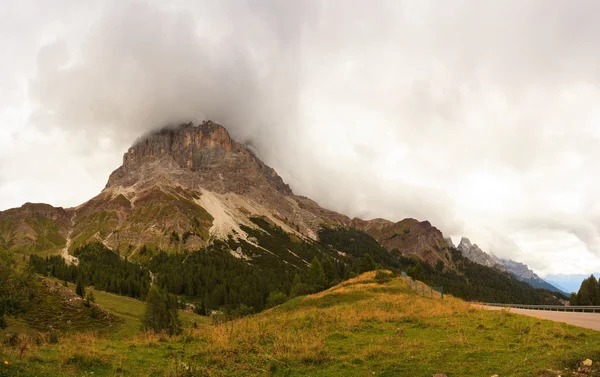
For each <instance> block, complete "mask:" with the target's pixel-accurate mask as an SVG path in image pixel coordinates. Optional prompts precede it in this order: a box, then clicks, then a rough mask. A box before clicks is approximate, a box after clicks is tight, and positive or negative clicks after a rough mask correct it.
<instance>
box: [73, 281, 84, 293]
mask: <svg viewBox="0 0 600 377" xmlns="http://www.w3.org/2000/svg"><path fill="white" fill-rule="evenodd" d="M75 293H76V294H77V296H79V297H81V298H83V296H85V287H84V286H83V283H82V282H81V279H79V280H77V286H76V287H75Z"/></svg>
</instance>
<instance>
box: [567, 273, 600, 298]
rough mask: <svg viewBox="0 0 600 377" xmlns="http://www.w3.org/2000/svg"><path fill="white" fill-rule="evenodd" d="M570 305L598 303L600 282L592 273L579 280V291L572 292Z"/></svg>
mask: <svg viewBox="0 0 600 377" xmlns="http://www.w3.org/2000/svg"><path fill="white" fill-rule="evenodd" d="M569 302H570V303H571V305H600V282H599V281H598V280H596V277H595V276H594V275H590V277H589V278H587V279H585V280H584V281H582V282H581V286H580V287H579V291H577V293H572V294H571V297H570V299H569Z"/></svg>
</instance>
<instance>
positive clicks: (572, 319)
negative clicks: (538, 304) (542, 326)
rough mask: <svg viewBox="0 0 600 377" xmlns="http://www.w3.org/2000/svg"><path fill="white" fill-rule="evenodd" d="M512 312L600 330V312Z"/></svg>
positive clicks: (489, 307) (496, 308) (484, 307)
mask: <svg viewBox="0 0 600 377" xmlns="http://www.w3.org/2000/svg"><path fill="white" fill-rule="evenodd" d="M477 307H479V308H482V309H487V310H502V309H503V308H500V307H496V306H483V305H477ZM510 312H511V313H515V314H523V315H528V316H530V317H535V318H541V319H549V320H551V321H555V322H564V323H568V324H570V325H574V326H579V327H584V328H586V329H592V330H596V331H600V313H573V312H551V311H546V310H530V309H514V308H511V309H510Z"/></svg>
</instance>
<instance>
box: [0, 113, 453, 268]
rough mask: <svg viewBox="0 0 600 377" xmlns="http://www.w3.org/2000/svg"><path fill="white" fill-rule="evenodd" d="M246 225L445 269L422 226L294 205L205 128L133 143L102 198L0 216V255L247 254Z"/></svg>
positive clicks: (286, 190)
mask: <svg viewBox="0 0 600 377" xmlns="http://www.w3.org/2000/svg"><path fill="white" fill-rule="evenodd" d="M256 217H262V218H265V219H267V220H268V221H269V222H270V223H272V224H273V225H275V226H277V227H280V228H281V229H283V230H284V231H285V232H287V233H289V234H294V235H296V236H298V237H300V238H302V239H307V240H316V239H318V232H319V230H320V229H321V228H323V227H354V228H356V229H358V230H361V231H365V232H366V233H368V234H369V235H371V236H372V237H374V238H375V239H376V240H377V241H378V242H380V243H381V245H383V246H384V247H385V248H386V249H387V250H388V251H391V250H394V249H397V250H399V251H400V252H401V253H402V254H403V255H407V256H410V255H413V256H417V257H419V258H420V259H422V260H424V261H426V262H428V263H432V264H434V263H436V262H437V261H441V262H443V263H444V265H446V266H450V267H451V266H452V259H451V257H450V253H449V248H448V244H447V242H446V241H445V240H444V238H443V235H442V233H441V232H440V231H439V230H438V229H436V228H435V227H433V226H432V225H431V224H430V223H429V222H427V221H423V222H420V221H418V220H415V219H404V220H402V221H399V222H395V223H394V222H391V221H388V220H384V219H374V220H361V219H357V218H355V219H350V218H348V217H347V216H344V215H342V214H339V213H336V212H333V211H330V210H327V209H325V208H322V207H320V206H319V205H318V204H317V203H316V202H314V201H312V200H311V199H309V198H306V197H303V196H299V195H295V194H294V193H293V192H292V190H291V189H290V187H289V186H288V185H287V184H286V183H285V182H283V180H282V179H281V177H280V176H279V175H278V174H277V172H275V170H273V169H272V168H271V167H269V166H267V165H266V164H264V163H263V162H262V161H261V160H260V159H258V158H257V157H256V155H255V154H254V153H253V152H252V151H250V150H249V149H248V148H246V147H245V146H244V145H242V144H240V143H238V142H236V141H234V140H233V139H232V138H231V137H230V135H229V133H228V132H227V130H226V129H225V128H224V127H222V126H220V125H218V124H216V123H214V122H211V121H206V122H203V123H202V124H200V125H198V126H194V125H192V124H184V125H181V126H179V127H176V128H170V129H164V130H161V131H158V132H154V133H151V134H149V135H147V136H146V137H143V138H141V139H139V140H138V141H137V142H136V143H135V144H134V145H133V146H132V147H131V148H129V150H128V151H127V152H126V153H125V154H124V156H123V164H122V166H120V167H119V168H118V169H116V170H115V171H114V172H113V173H112V174H111V175H110V177H109V179H108V183H107V184H106V187H105V188H104V190H102V192H101V193H100V194H99V195H97V196H96V197H94V198H92V199H91V200H89V201H87V202H86V203H83V204H82V205H80V206H78V207H75V208H68V209H64V208H57V207H52V206H50V205H47V204H30V203H28V204H25V205H24V206H22V207H21V208H16V209H11V210H8V211H4V212H0V248H4V249H8V250H13V251H19V252H22V253H30V252H42V253H44V254H55V253H59V252H62V253H63V255H65V256H67V255H69V254H72V252H73V251H74V250H75V249H76V248H77V247H79V246H81V245H84V244H86V243H90V242H101V243H103V244H104V245H105V246H106V247H108V248H110V249H112V250H117V251H119V252H120V253H121V254H123V255H128V256H133V255H135V253H136V252H137V251H139V250H140V248H141V247H142V246H147V247H151V248H157V249H162V250H173V251H179V250H185V249H197V248H200V247H204V246H207V245H208V244H209V243H210V242H211V240H213V239H227V238H228V237H229V236H233V237H234V238H237V239H241V240H243V241H244V242H249V243H250V244H253V242H252V239H250V240H249V237H250V236H249V235H248V232H246V231H244V230H243V229H242V228H243V227H249V228H253V229H256V228H258V227H257V225H256V224H255V221H253V220H252V219H253V218H256ZM250 238H252V237H250ZM255 246H256V245H255ZM242 251H243V250H242ZM304 262H306V263H308V262H309V261H304Z"/></svg>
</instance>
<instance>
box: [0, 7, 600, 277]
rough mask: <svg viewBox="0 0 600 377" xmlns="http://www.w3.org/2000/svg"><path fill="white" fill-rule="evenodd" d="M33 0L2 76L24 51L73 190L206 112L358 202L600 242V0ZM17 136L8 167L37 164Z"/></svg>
mask: <svg viewBox="0 0 600 377" xmlns="http://www.w3.org/2000/svg"><path fill="white" fill-rule="evenodd" d="M23 4H24V5H22V6H20V8H19V9H16V8H15V9H8V10H7V11H6V12H4V14H8V16H7V17H6V18H7V19H8V18H11V19H16V20H26V18H25V16H24V15H27V14H29V13H31V10H32V9H35V8H36V6H37V5H39V6H41V7H42V10H41V11H39V12H37V13H35V12H34V13H33V15H32V17H31V19H32V21H31V23H32V25H30V26H31V30H33V31H32V33H29V34H28V33H27V32H23V33H22V34H23V35H22V36H21V39H22V40H21V41H20V42H21V43H14V42H12V43H11V44H10V46H12V47H11V48H12V50H11V52H14V53H15V54H16V55H17V56H18V59H17V60H18V61H19V62H21V63H23V64H20V65H17V64H14V65H10V66H8V65H7V66H6V69H7V72H11V73H10V74H7V75H5V76H3V74H0V79H1V78H3V77H9V76H10V77H12V76H15V75H14V74H13V72H15V70H20V69H22V72H21V75H20V76H19V75H17V76H18V77H20V80H21V81H18V80H17V81H16V82H17V83H18V82H25V83H27V85H21V86H19V85H18V84H14V83H15V81H14V80H12V79H11V83H13V84H14V85H12V86H11V87H12V88H13V89H12V90H13V92H14V91H15V90H16V91H17V92H19V91H21V96H22V97H23V98H26V103H27V106H26V107H27V109H28V110H27V111H29V112H30V113H31V116H30V117H29V120H28V122H26V123H23V124H24V126H23V127H22V129H23V130H28V131H20V132H29V133H36V134H39V135H44V134H52V135H55V136H56V135H61V137H62V140H60V138H59V137H58V136H56V137H57V139H52V140H56V143H57V144H56V145H57V146H59V147H60V148H66V150H68V154H67V153H66V152H65V154H64V155H62V154H60V156H54V157H53V159H51V160H49V161H54V162H55V163H57V164H60V161H62V159H68V158H71V159H77V161H78V164H80V165H78V167H73V169H75V170H77V171H85V172H86V174H87V175H88V181H86V184H85V186H84V187H85V189H80V190H75V189H72V190H71V189H68V188H67V189H64V190H60V189H59V190H58V191H59V192H61V194H56V195H57V197H56V198H55V200H57V201H60V202H61V203H67V202H72V205H76V204H78V201H82V200H85V199H87V198H89V197H90V196H92V195H93V194H95V193H96V192H97V191H98V190H99V189H100V188H101V187H102V186H103V185H104V181H105V179H106V177H107V176H108V174H109V173H110V171H111V170H112V169H114V168H116V167H117V165H118V163H119V156H120V155H121V154H122V153H123V152H124V151H125V149H126V148H127V146H128V145H130V144H131V143H132V142H133V141H134V140H135V139H136V138H137V137H139V136H140V135H141V134H144V133H146V132H148V131H150V130H152V129H156V128H159V127H162V126H164V125H166V124H171V123H178V122H181V121H186V122H187V121H195V122H198V121H200V120H201V119H212V120H215V121H217V122H220V123H222V124H223V125H225V126H226V127H227V128H228V129H229V130H230V132H231V134H232V136H233V137H234V138H236V139H237V140H239V141H242V142H249V143H251V144H252V145H253V146H254V147H255V149H256V150H257V151H258V154H259V156H260V157H261V158H262V159H263V160H264V161H265V162H266V163H268V164H269V165H271V166H273V167H274V168H275V169H276V170H277V171H278V172H279V173H280V174H281V175H282V176H283V178H284V179H285V180H286V181H288V182H289V183H290V185H291V186H292V188H293V189H294V191H295V192H297V193H299V194H303V195H306V196H309V197H311V198H314V199H316V200H317V201H318V202H319V203H321V204H322V205H323V206H326V207H329V208H332V209H335V210H338V211H341V212H344V213H346V214H348V215H350V216H361V217H386V218H390V219H393V220H399V219H402V218H404V217H416V218H419V219H427V220H430V221H431V222H432V223H433V224H434V225H436V226H438V227H439V228H441V229H442V230H443V231H444V233H445V234H448V235H455V236H456V235H467V236H469V237H470V238H471V239H472V240H473V241H474V242H477V243H478V244H479V245H480V246H482V247H484V248H485V249H488V250H492V251H493V252H494V253H496V254H497V255H499V256H503V257H511V256H519V255H523V254H527V255H529V254H532V255H533V254H535V255H542V254H543V253H544V250H539V249H538V246H536V244H534V242H533V240H532V237H523V236H522V234H523V232H524V233H526V234H529V235H533V234H539V233H538V232H539V231H540V229H550V230H551V231H552V232H553V233H552V237H559V238H560V237H562V239H563V240H567V239H568V242H566V241H565V243H560V244H561V245H563V244H564V245H566V244H568V245H570V246H569V247H575V246H573V245H575V244H574V243H573V242H571V241H572V238H571V235H575V237H576V238H578V239H579V240H581V241H582V242H581V243H580V244H578V245H579V246H577V247H579V249H578V250H579V251H581V252H584V251H586V250H589V251H591V252H593V253H594V254H595V256H594V258H597V255H600V248H599V247H598V245H599V244H600V236H599V232H600V230H599V229H598V224H600V222H599V221H598V219H600V205H599V204H598V203H599V201H600V198H599V197H598V195H599V194H598V192H600V180H599V179H597V178H596V177H594V176H593V174H590V172H593V171H595V161H597V160H598V158H600V152H599V151H598V148H597V147H596V146H597V144H598V138H599V137H600V128H599V127H598V124H599V123H600V110H598V109H600V106H598V105H599V104H600V90H599V87H600V71H598V68H597V67H598V66H600V50H598V49H597V48H596V47H597V45H598V42H599V40H598V39H599V37H598V36H599V35H600V24H599V23H597V22H596V21H595V19H594V15H595V14H597V13H598V11H599V10H600V9H599V8H600V5H599V4H598V2H596V1H591V0H590V1H587V0H580V1H577V2H575V3H569V4H567V3H565V2H563V1H558V0H550V1H542V0H535V1H529V2H526V3H523V2H517V1H504V2H494V1H467V0H462V1H455V2H452V3H444V2H438V1H418V2H417V1H383V0H382V1H374V2H354V3H348V2H346V1H341V0H333V1H327V2H322V1H302V2H294V3H289V2H287V3H282V2H278V1H267V0H261V1H252V2H247V3H244V2H239V1H207V2H202V3H201V4H198V2H192V1H183V0H181V1H173V2H170V3H169V4H168V5H167V4H166V3H161V2H154V3H153V2H138V1H118V2H117V1H115V2H97V3H93V2H85V3H82V2H74V1H69V0H62V1H61V2H59V3H57V4H58V5H55V6H52V7H48V6H46V8H48V9H46V10H44V9H45V8H43V7H44V5H43V4H38V3H37V2H35V1H28V2H24V3H23ZM2 6H4V5H2ZM11 12H12V13H11ZM2 13H3V12H0V14H2ZM11 14H12V16H13V17H11V16H10V15H11ZM75 15H77V17H75ZM22 23H23V25H21V26H22V27H25V26H26V25H27V23H26V22H22ZM10 25H11V26H10V27H9V26H4V28H3V27H2V26H0V31H2V34H0V35H2V36H0V38H3V37H4V39H2V41H5V40H6V41H9V40H10V39H9V38H8V37H6V36H7V35H9V33H8V32H9V31H10V30H9V28H11V27H16V26H18V25H20V23H19V22H15V21H13V22H12V23H11V24H10ZM25 29H26V28H25ZM35 35H42V36H43V37H42V38H41V40H39V41H38V40H36V37H35ZM32 41H33V42H32ZM34 42H35V43H34ZM0 61H6V59H0ZM0 64H1V63H0ZM4 64H7V63H4ZM21 66H22V68H20V67H21ZM7 80H8V79H7ZM23 87H25V89H23ZM15 88H16V89H15ZM8 97H11V98H17V97H15V96H14V95H12V94H11V95H7V96H3V95H2V92H1V91H0V101H4V102H0V105H1V106H4V108H5V109H6V108H8V105H7V103H8V102H7V101H5V98H8ZM18 103H19V101H17V104H18ZM11 106H12V107H14V106H15V105H14V103H11ZM19 111H21V110H19ZM23 111H25V110H23ZM0 119H1V117H0ZM11 119H15V118H14V117H13V118H11ZM11 122H13V123H14V124H19V122H18V121H11ZM13 128H14V127H13ZM2 132H3V135H4V134H5V132H4V130H2ZM11 132H12V128H11ZM99 143H100V144H101V146H99ZM14 145H16V146H19V145H20V146H25V145H26V144H20V142H16V143H15V144H14ZM30 145H31V147H32V148H35V147H34V145H35V144H30ZM22 150H23V149H22V148H18V147H14V148H13V149H12V152H11V156H12V157H13V158H14V159H15V160H18V161H21V162H20V163H18V164H16V165H15V168H14V169H13V170H12V171H11V172H10V174H9V175H8V176H6V175H5V176H6V177H7V178H6V179H11V180H12V181H13V182H16V181H17V180H19V179H23V182H30V181H28V178H27V176H30V174H29V173H27V165H28V162H30V161H31V160H32V158H33V157H31V156H29V157H28V156H27V155H26V154H25V153H24V152H22ZM100 156H103V157H100ZM108 156H115V157H108ZM5 170H6V169H5ZM18 171H24V172H25V173H22V174H24V176H19V174H20V173H18ZM66 177H67V173H64V174H62V175H60V176H57V177H56V178H54V179H55V182H57V183H56V187H59V186H60V184H59V183H60V182H62V181H64V180H65V179H66ZM48 179H51V178H48ZM25 184H26V183H25ZM34 191H35V190H34ZM38 193H39V197H40V198H43V195H42V193H41V192H38ZM30 194H33V193H30ZM60 195H62V196H61V197H60V198H58V196H60ZM17 198H18V196H15V199H14V200H17ZM3 203H8V202H0V205H2V204H3ZM11 203H13V202H12V201H11ZM5 205H6V204H5ZM557 234H558V235H559V236H557ZM546 246H547V245H545V246H544V247H546ZM560 247H562V246H560ZM558 248H559V246H557V247H556V250H554V251H557V250H558ZM554 251H553V252H554ZM528 253H529V254H528ZM548 253H549V252H548ZM547 255H550V254H547ZM552 255H553V257H552V258H553V259H552V261H551V262H550V263H549V264H544V265H543V266H542V264H541V263H540V264H539V265H540V266H541V268H544V269H546V270H548V271H550V270H553V269H554V270H557V269H560V260H559V259H558V257H556V255H558V254H552ZM582 255H583V254H582ZM532 259H534V258H532ZM538 259H540V258H539V257H538ZM573 266H575V264H574V265H573ZM579 266H580V267H581V268H585V264H580V265H579Z"/></svg>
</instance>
